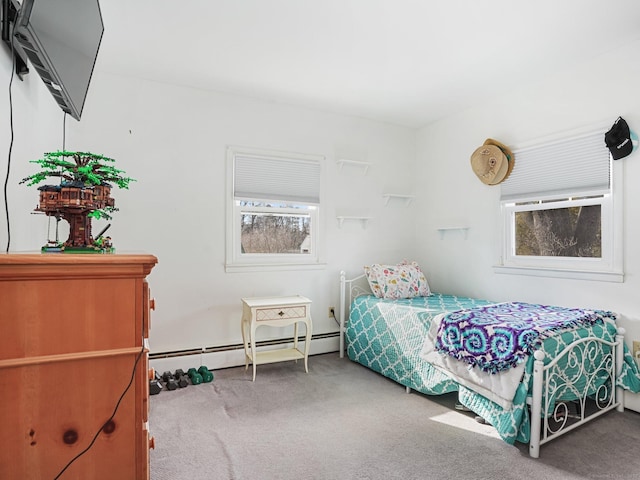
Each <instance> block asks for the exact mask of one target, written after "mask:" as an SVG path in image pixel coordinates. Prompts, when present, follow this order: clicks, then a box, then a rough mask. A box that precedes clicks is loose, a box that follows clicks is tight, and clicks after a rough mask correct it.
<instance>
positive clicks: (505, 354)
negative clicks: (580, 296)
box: [435, 302, 616, 373]
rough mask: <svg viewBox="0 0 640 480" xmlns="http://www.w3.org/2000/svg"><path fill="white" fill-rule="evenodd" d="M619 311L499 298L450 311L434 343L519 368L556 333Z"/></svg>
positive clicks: (489, 364)
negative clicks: (509, 301) (541, 344)
mask: <svg viewBox="0 0 640 480" xmlns="http://www.w3.org/2000/svg"><path fill="white" fill-rule="evenodd" d="M605 317H608V318H611V319H614V320H615V318H616V317H615V314H614V313H612V312H606V311H603V310H582V309H577V308H564V307H555V306H549V305H538V304H531V303H520V302H513V303H498V304H494V305H487V306H484V307H477V308H472V309H468V310H459V311H457V312H451V313H448V314H445V315H444V316H443V318H442V320H441V322H440V326H439V327H438V334H437V338H436V345H435V348H436V350H437V351H439V352H442V353H446V354H448V355H450V356H452V357H455V358H457V359H458V360H462V361H464V362H466V363H469V364H470V365H474V366H478V367H479V368H480V369H482V370H483V371H485V372H489V373H497V372H499V371H502V370H506V369H508V368H511V367H515V366H516V365H517V364H519V363H520V362H522V361H524V360H525V359H526V358H527V357H528V356H529V355H530V354H531V353H533V352H534V351H535V349H536V348H537V347H539V345H540V343H541V341H542V340H543V339H544V338H546V337H548V336H549V335H550V334H552V333H554V332H559V331H564V330H569V329H572V328H578V327H583V326H590V325H593V324H595V323H597V322H600V323H602V321H603V319H604V318H605Z"/></svg>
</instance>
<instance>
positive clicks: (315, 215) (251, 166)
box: [226, 147, 323, 271]
mask: <svg viewBox="0 0 640 480" xmlns="http://www.w3.org/2000/svg"><path fill="white" fill-rule="evenodd" d="M322 159H323V157H320V156H317V155H302V154H295V153H283V152H272V151H265V150H256V149H247V148H241V147H229V148H228V150H227V166H228V172H229V174H228V190H229V192H230V193H229V207H228V208H227V249H226V270H227V271H237V270H248V269H252V270H256V269H259V270H262V269H290V268H312V267H319V266H321V263H320V232H321V228H320V225H319V223H320V178H321V167H322Z"/></svg>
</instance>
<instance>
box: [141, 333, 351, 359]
mask: <svg viewBox="0 0 640 480" xmlns="http://www.w3.org/2000/svg"><path fill="white" fill-rule="evenodd" d="M338 336H340V332H329V333H319V334H317V335H311V340H312V341H313V340H323V339H325V338H335V337H338ZM298 341H299V342H304V336H299V337H298ZM291 342H293V337H289V338H276V339H273V340H262V341H259V342H256V347H265V346H269V345H283V344H286V343H291ZM243 349H244V344H242V343H235V344H231V345H218V346H215V347H202V348H190V349H186V350H174V351H171V352H153V353H149V360H157V359H159V358H172V357H185V356H188V355H201V354H203V353H216V352H230V351H232V350H243Z"/></svg>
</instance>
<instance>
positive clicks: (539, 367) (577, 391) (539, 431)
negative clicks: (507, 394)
mask: <svg viewBox="0 0 640 480" xmlns="http://www.w3.org/2000/svg"><path fill="white" fill-rule="evenodd" d="M370 293H371V290H370V289H369V285H368V283H367V281H366V278H365V275H364V274H362V275H359V276H357V277H354V278H352V279H347V277H346V273H345V272H344V271H341V272H340V316H339V320H340V357H341V358H342V357H344V350H345V342H344V335H345V331H346V322H347V319H348V317H347V316H348V312H349V309H350V307H351V302H352V301H353V299H354V298H356V297H358V296H360V295H365V294H370ZM598 356H601V357H602V361H601V363H600V364H599V365H598V366H597V368H596V369H595V370H594V371H587V368H586V365H585V360H586V359H593V358H598ZM544 357H545V354H544V352H542V351H536V352H535V353H534V358H535V361H534V367H533V389H532V395H531V397H530V398H529V399H528V400H527V404H528V405H529V407H530V409H531V416H530V418H531V439H530V442H529V455H530V456H531V457H533V458H538V457H539V456H540V446H541V445H543V444H545V443H547V442H549V441H551V440H553V439H555V438H557V437H559V436H560V435H563V434H565V433H568V432H570V431H571V430H573V429H575V428H577V427H579V426H580V425H582V424H584V423H586V422H588V421H591V420H593V419H595V418H597V417H599V416H600V415H602V414H604V413H606V412H608V411H610V410H613V409H616V410H618V411H619V412H622V411H623V410H624V407H623V404H622V399H623V389H622V388H621V387H618V386H617V379H618V376H619V375H620V374H621V372H622V365H623V362H624V329H623V328H620V327H619V328H618V329H617V335H616V339H615V341H614V342H609V341H607V340H603V339H600V338H596V337H586V338H582V339H580V340H577V341H575V342H573V343H572V344H570V345H568V346H567V347H566V348H565V349H564V350H563V351H562V352H561V353H560V354H559V355H558V356H557V357H556V358H554V359H553V360H552V361H551V362H549V363H548V364H547V365H544ZM563 358H566V359H567V362H568V365H569V366H570V367H572V368H575V369H576V373H575V374H574V375H572V376H568V374H567V372H566V371H564V370H562V369H561V368H560V367H559V362H560V360H561V359H563ZM602 375H605V376H606V377H605V378H608V380H607V381H605V382H604V383H603V384H602V385H601V386H600V387H598V388H597V389H596V388H594V382H595V380H596V378H600V379H601V378H602ZM585 377H586V382H585V385H584V387H582V388H579V387H578V386H577V385H576V384H575V382H576V380H578V379H579V378H585ZM560 389H570V390H571V391H572V392H573V393H574V395H575V396H576V398H577V399H578V400H575V401H572V402H570V403H572V404H574V405H576V406H577V410H578V413H577V414H570V412H569V403H567V402H556V403H555V406H554V407H553V410H552V412H551V413H550V415H544V416H543V415H542V412H543V411H544V412H547V411H550V410H549V409H548V408H547V407H546V406H547V405H550V404H551V402H553V398H554V393H555V392H557V391H558V390H560ZM407 391H410V389H409V387H407ZM594 391H595V393H594ZM590 392H591V393H590ZM589 398H591V400H592V402H590V403H589V405H587V400H588V399H589ZM569 419H573V421H571V422H569Z"/></svg>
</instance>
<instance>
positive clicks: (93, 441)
mask: <svg viewBox="0 0 640 480" xmlns="http://www.w3.org/2000/svg"><path fill="white" fill-rule="evenodd" d="M144 351H145V347H144V345H143V346H142V349H141V350H140V353H138V356H137V357H136V361H135V363H134V364H133V370H132V372H131V378H130V379H129V384H128V385H127V387H126V388H125V389H124V392H122V395H120V398H119V399H118V403H116V406H115V408H114V409H113V413H112V414H111V416H110V417H109V418H108V419H107V421H106V422H104V423H103V424H102V426H101V427H100V428H99V429H98V431H97V432H96V433H95V435H94V436H93V438H92V439H91V442H90V443H89V445H87V447H86V448H85V449H84V450H82V451H81V452H80V453H78V454H77V455H76V456H75V457H73V458H72V459H71V460H69V463H67V464H66V465H65V466H64V468H63V469H62V470H60V473H58V474H57V475H56V476H55V477H54V480H58V479H59V478H60V476H61V475H62V474H63V473H64V472H65V471H66V470H67V468H69V467H70V466H71V465H72V464H73V462H75V461H76V460H78V459H79V458H80V457H81V456H82V455H84V454H85V453H87V452H88V451H89V450H90V449H91V447H93V444H94V443H96V440H97V439H98V437H99V436H100V433H101V432H102V431H103V430H104V428H105V427H106V426H107V425H108V424H109V423H110V422H111V421H112V420H113V417H115V416H116V413H117V412H118V408H119V407H120V403H122V399H123V398H124V396H125V395H126V394H127V392H128V391H129V389H130V388H131V385H132V384H133V379H134V378H135V377H136V369H137V368H138V363H140V359H141V358H142V355H143V354H144Z"/></svg>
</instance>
